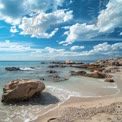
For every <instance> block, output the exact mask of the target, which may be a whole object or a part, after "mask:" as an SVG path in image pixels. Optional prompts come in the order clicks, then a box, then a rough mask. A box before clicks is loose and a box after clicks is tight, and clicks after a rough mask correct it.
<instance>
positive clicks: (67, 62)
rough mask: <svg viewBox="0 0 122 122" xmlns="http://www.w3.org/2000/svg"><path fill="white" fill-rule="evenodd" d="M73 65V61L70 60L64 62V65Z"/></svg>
mask: <svg viewBox="0 0 122 122" xmlns="http://www.w3.org/2000/svg"><path fill="white" fill-rule="evenodd" d="M72 63H73V61H70V60H66V61H65V62H64V64H72Z"/></svg>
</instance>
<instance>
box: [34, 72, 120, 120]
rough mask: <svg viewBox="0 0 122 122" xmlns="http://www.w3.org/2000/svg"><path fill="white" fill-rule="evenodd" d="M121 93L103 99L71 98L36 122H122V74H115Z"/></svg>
mask: <svg viewBox="0 0 122 122" xmlns="http://www.w3.org/2000/svg"><path fill="white" fill-rule="evenodd" d="M113 76H114V80H115V81H116V83H117V85H118V88H119V89H120V93H118V94H117V95H116V96H110V97H102V98H70V99H69V100H68V101H66V102H65V103H64V104H62V105H61V106H59V107H58V108H56V109H55V110H53V111H50V112H48V113H47V114H45V115H43V116H40V117H39V118H38V119H37V120H35V121H34V122H122V72H118V73H115V74H113Z"/></svg>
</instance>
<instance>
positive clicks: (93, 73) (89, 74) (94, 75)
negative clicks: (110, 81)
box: [85, 71, 107, 78]
mask: <svg viewBox="0 0 122 122" xmlns="http://www.w3.org/2000/svg"><path fill="white" fill-rule="evenodd" d="M85 76H87V77H93V78H106V77H107V75H106V74H104V73H102V72H99V71H94V72H92V73H88V74H86V75H85Z"/></svg>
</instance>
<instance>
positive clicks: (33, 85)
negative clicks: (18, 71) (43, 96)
mask: <svg viewBox="0 0 122 122" xmlns="http://www.w3.org/2000/svg"><path fill="white" fill-rule="evenodd" d="M44 89H45V85H44V83H42V82H41V81H35V80H30V79H17V80H13V81H11V82H9V83H8V84H6V85H5V86H4V88H3V95H2V100H1V101H2V102H5V103H9V102H15V101H24V100H29V99H30V98H32V97H33V96H35V95H36V94H39V93H41V92H42V90H44Z"/></svg>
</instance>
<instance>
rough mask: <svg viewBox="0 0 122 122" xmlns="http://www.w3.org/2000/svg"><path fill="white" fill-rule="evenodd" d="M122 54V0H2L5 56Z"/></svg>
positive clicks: (0, 44) (1, 55) (1, 52)
mask: <svg viewBox="0 0 122 122" xmlns="http://www.w3.org/2000/svg"><path fill="white" fill-rule="evenodd" d="M114 57H122V0H0V60H67V59H69V60H100V59H105V58H114Z"/></svg>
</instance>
